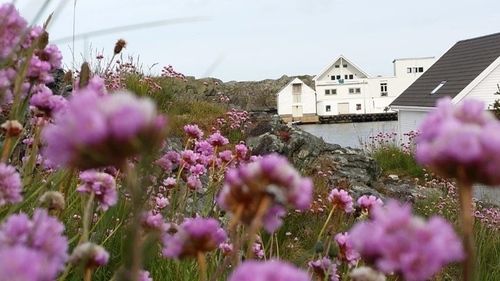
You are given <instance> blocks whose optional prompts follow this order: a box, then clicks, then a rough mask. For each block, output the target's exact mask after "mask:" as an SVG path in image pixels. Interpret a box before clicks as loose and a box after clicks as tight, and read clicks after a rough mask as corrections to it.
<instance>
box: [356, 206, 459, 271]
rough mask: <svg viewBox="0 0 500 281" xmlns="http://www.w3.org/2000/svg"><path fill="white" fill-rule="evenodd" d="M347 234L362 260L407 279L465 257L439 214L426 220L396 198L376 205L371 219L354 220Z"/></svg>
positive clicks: (439, 268)
mask: <svg viewBox="0 0 500 281" xmlns="http://www.w3.org/2000/svg"><path fill="white" fill-rule="evenodd" d="M349 233H350V236H351V241H352V243H353V245H354V247H355V249H356V250H358V251H359V252H360V254H361V256H362V257H363V259H364V260H365V261H367V262H370V263H373V264H374V265H375V266H376V267H377V269H378V270H380V271H381V272H384V273H394V272H395V273H398V274H401V275H402V276H403V277H404V280H408V281H425V280H429V279H430V278H431V277H432V276H433V275H434V274H436V273H437V272H439V271H440V270H441V269H442V268H443V267H444V266H445V265H447V264H448V263H451V262H456V261H460V260H462V259H463V258H464V251H463V248H462V244H461V242H460V240H459V238H458V236H457V235H456V234H455V232H454V231H453V228H452V226H451V225H450V224H449V223H448V222H446V221H445V220H444V219H442V218H441V217H432V218H430V219H429V220H428V221H427V222H426V221H424V220H423V219H422V218H419V217H414V216H412V213H411V208H410V206H408V205H400V204H399V203H398V202H396V201H390V202H388V203H387V205H386V206H385V207H377V208H375V209H374V211H373V213H372V219H371V220H369V221H363V222H360V223H357V224H356V225H355V226H354V227H353V228H352V229H351V231H350V232H349Z"/></svg>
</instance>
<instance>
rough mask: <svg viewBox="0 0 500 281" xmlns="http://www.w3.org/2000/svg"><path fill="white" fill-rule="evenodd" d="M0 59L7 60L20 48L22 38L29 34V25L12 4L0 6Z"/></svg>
mask: <svg viewBox="0 0 500 281" xmlns="http://www.w3.org/2000/svg"><path fill="white" fill-rule="evenodd" d="M0 25H1V26H2V28H1V29H0V59H2V60H3V59H6V58H7V57H8V56H10V55H12V54H13V52H14V51H16V47H19V45H20V43H21V39H22V36H23V35H24V34H25V33H26V32H28V31H27V26H28V23H27V22H26V20H25V19H24V18H23V17H21V15H20V14H19V12H18V11H17V10H16V7H14V5H12V4H2V5H1V6H0Z"/></svg>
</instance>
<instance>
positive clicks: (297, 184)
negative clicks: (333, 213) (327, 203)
mask: <svg viewBox="0 0 500 281" xmlns="http://www.w3.org/2000/svg"><path fill="white" fill-rule="evenodd" d="M312 188H313V186H312V181H311V180H310V179H309V178H304V177H302V176H301V175H300V174H299V173H298V172H297V171H296V170H295V168H293V167H292V166H291V165H290V164H289V163H288V161H287V159H286V158H284V157H283V156H279V155H277V154H272V155H267V156H264V157H263V158H261V159H258V160H256V161H255V162H252V163H249V164H246V165H241V166H239V167H237V168H234V169H232V170H229V171H228V172H227V174H226V178H225V184H224V186H223V187H222V190H221V192H220V193H219V196H218V199H217V200H218V203H219V206H220V207H221V208H222V209H224V210H226V211H230V212H231V213H232V215H233V220H235V221H241V222H242V223H244V224H247V225H250V224H251V223H252V222H253V221H254V219H257V220H263V221H262V222H263V223H264V228H266V230H267V231H269V232H272V231H274V230H276V229H277V228H278V227H279V226H280V225H281V217H282V216H284V215H285V211H284V208H283V207H284V206H291V207H292V208H295V209H299V210H304V209H307V208H308V207H309V205H310V203H311V199H312ZM259 216H260V217H259Z"/></svg>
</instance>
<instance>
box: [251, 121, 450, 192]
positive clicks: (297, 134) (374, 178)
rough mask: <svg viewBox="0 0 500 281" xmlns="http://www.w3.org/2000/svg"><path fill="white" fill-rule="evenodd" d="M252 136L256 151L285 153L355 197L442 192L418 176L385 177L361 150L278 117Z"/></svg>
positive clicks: (257, 127)
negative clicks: (308, 131) (319, 135)
mask: <svg viewBox="0 0 500 281" xmlns="http://www.w3.org/2000/svg"><path fill="white" fill-rule="evenodd" d="M249 135H250V137H249V138H248V139H247V144H248V146H249V147H250V148H251V149H252V152H253V154H257V155H265V154H269V153H279V154H282V155H285V156H287V157H288V159H289V160H290V161H291V162H292V164H293V165H294V166H295V167H296V168H297V169H299V170H300V171H301V172H302V173H304V174H306V175H310V176H323V177H325V178H326V180H327V182H328V184H329V185H330V186H331V185H334V184H337V183H342V184H347V185H348V186H349V191H350V192H351V194H352V195H353V196H354V197H355V198H357V197H359V196H361V195H364V194H371V195H375V196H377V197H379V198H382V199H386V198H396V199H398V200H401V201H405V202H415V200H417V199H422V198H425V197H428V196H430V197H432V196H439V195H440V193H441V191H440V190H439V189H438V188H429V187H424V186H421V185H420V183H419V182H418V180H415V179H403V178H400V177H399V176H398V175H389V176H382V173H381V169H380V167H379V165H378V164H377V162H376V161H375V160H374V159H373V158H371V157H369V156H367V155H366V153H364V152H363V151H362V150H361V149H353V148H344V147H341V146H340V145H337V144H329V143H326V142H324V140H323V139H321V138H318V137H316V136H314V135H312V134H310V133H307V132H305V131H303V130H301V129H300V128H298V127H295V126H288V125H285V124H283V123H282V122H281V121H280V120H279V119H278V118H272V119H271V120H269V119H268V120H260V122H258V123H256V125H255V127H254V128H252V129H251V130H250V133H249Z"/></svg>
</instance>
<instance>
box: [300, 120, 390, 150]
mask: <svg viewBox="0 0 500 281" xmlns="http://www.w3.org/2000/svg"><path fill="white" fill-rule="evenodd" d="M299 127H300V128H301V129H302V130H304V131H306V132H308V133H311V134H313V135H315V136H317V137H321V138H323V139H324V140H325V142H327V143H333V144H339V145H340V146H343V147H347V146H349V147H353V148H361V142H362V141H363V142H365V141H367V140H368V138H369V137H370V136H374V135H376V134H378V133H380V132H385V133H393V132H397V128H398V121H383V122H363V123H339V124H308V125H300V126H299Z"/></svg>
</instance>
